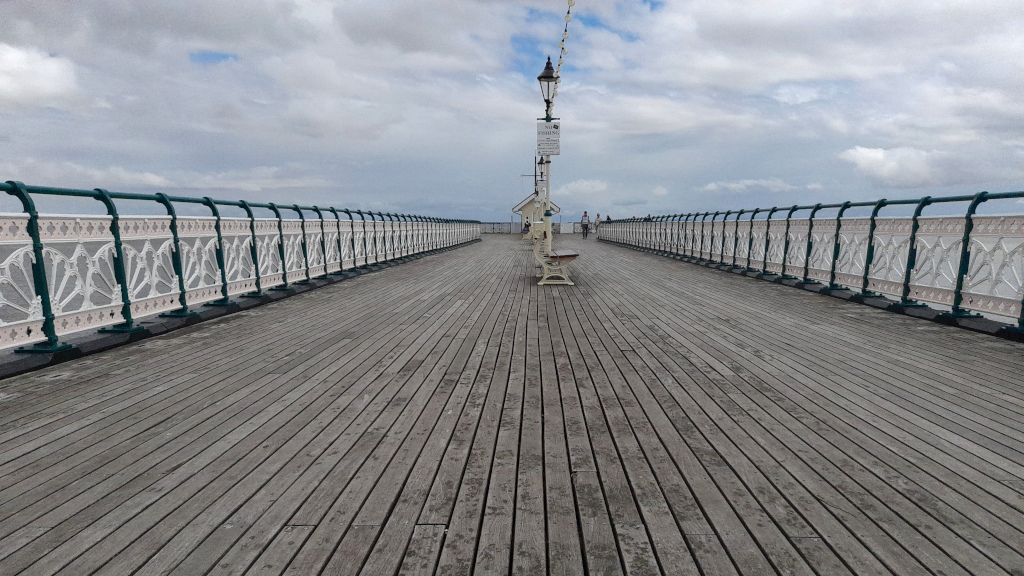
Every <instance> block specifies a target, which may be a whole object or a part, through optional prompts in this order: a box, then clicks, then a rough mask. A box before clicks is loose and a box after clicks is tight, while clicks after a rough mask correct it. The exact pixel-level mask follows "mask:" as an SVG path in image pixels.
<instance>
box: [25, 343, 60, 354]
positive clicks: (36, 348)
mask: <svg viewBox="0 0 1024 576" xmlns="http://www.w3.org/2000/svg"><path fill="white" fill-rule="evenodd" d="M70 349H71V344H61V343H59V342H58V343H57V344H50V343H49V342H40V343H38V344H33V345H32V346H22V347H20V348H15V349H14V351H15V352H18V353H22V354H53V353H55V352H63V351H64V350H70Z"/></svg>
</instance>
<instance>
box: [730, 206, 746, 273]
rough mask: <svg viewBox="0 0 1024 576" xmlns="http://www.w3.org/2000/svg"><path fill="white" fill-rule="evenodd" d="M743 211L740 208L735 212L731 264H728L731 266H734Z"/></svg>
mask: <svg viewBox="0 0 1024 576" xmlns="http://www.w3.org/2000/svg"><path fill="white" fill-rule="evenodd" d="M744 212H746V210H745V209H743V208H740V211H739V212H737V213H736V224H735V225H734V226H733V229H732V264H730V266H732V267H733V268H735V267H736V249H737V248H739V246H740V218H742V217H743V213H744Z"/></svg>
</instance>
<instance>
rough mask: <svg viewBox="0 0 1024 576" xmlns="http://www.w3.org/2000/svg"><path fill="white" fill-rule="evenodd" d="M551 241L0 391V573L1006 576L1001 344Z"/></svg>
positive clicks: (1019, 447) (403, 274) (359, 283)
mask: <svg viewBox="0 0 1024 576" xmlns="http://www.w3.org/2000/svg"><path fill="white" fill-rule="evenodd" d="M560 246H565V247H568V248H571V249H573V250H575V251H577V252H579V253H580V254H581V257H580V258H579V259H578V260H577V261H576V263H575V266H574V268H573V280H574V281H575V283H576V286H575V287H550V286H537V285H536V282H535V279H533V278H532V275H533V272H532V270H533V257H532V253H531V251H530V249H529V247H528V246H527V245H526V244H525V243H524V242H522V241H521V240H516V239H515V238H514V237H508V236H485V237H484V240H483V242H481V243H477V244H472V245H469V246H466V247H463V248H460V249H459V250H456V251H452V252H447V253H443V254H437V255H433V256H430V257H427V258H423V259H421V260H417V261H413V262H410V263H406V264H403V265H402V266H398V267H394V268H390V269H387V270H384V271H381V272H379V273H376V274H372V275H367V276H362V277H358V278H354V279H351V280H347V281H345V282H342V283H339V284H335V285H331V286H326V287H324V288H321V289H318V290H314V291H311V292H308V293H305V294H301V295H298V296H295V297H293V298H289V299H285V300H282V301H279V302H276V303H273V304H269V305H266V306H262V307H259V308H255V309H251V310H248V311H245V312H240V313H237V314H233V315H229V316H225V317H222V318H219V319H217V320H213V321H210V322H206V323H203V324H200V325H197V326H193V327H191V328H187V329H183V330H180V331H177V332H173V333H170V334H168V335H165V336H163V337H157V338H152V339H149V340H146V341H144V342H142V343H139V344H135V345H128V346H124V347H122V348H118V349H114V350H111V351H108V352H104V353H102V354H97V355H93V356H89V357H86V358H84V359H80V360H75V361H71V362H68V363H65V364H60V365H57V366H54V367H51V368H47V369H45V370H41V371H38V372H33V373H29V374H24V375H21V376H17V377H14V378H10V379H7V380H4V381H2V382H0V574H3V575H5V576H6V575H12V576H13V575H15V574H26V575H31V576H45V575H50V574H66V575H75V576H81V575H87V574H105V575H118V576H120V575H128V574H133V575H135V574H137V575H151V574H175V575H178V574H180V575H189V576H193V575H200V574H211V575H212V574H216V575H227V574H289V575H302V576H307V575H311V574H368V575H370V574H372V575H381V576H383V575H394V574H410V575H411V574H422V575H427V574H437V575H444V576H449V575H466V576H468V575H471V574H472V575H477V576H483V575H491V574H516V575H522V574H556V575H581V574H609V575H612V574H622V575H626V574H628V575H646V574H652V575H653V574H666V575H675V574H682V575H699V574H702V575H712V574H715V575H717V574H744V575H758V576H760V575H766V574H808V575H809V574H819V575H833V574H945V575H955V574H1014V575H1018V576H1020V575H1024V384H1022V380H1024V378H1022V373H1024V372H1022V367H1024V345H1022V344H1019V343H1014V342H1011V341H1007V340H1000V339H996V338H992V337H989V336H985V335H982V334H977V333H972V332H969V331H966V330H961V329H957V328H952V327H946V326H941V325H938V324H934V323H929V322H924V321H920V320H915V319H914V318H911V317H907V316H899V315H894V314H889V313H886V312H883V311H880V310H876V309H874V308H870V307H867V306H859V305H856V304H851V303H848V302H843V301H840V300H837V299H834V298H828V297H825V296H820V295H817V294H811V293H805V292H804V291H799V290H792V289H790V288H787V287H784V286H779V285H776V284H771V283H767V282H760V281H756V280H753V279H749V278H745V277H740V276H737V275H734V274H728V273H723V272H719V271H715V270H711V269H707V268H704V267H701V266H694V265H691V264H687V263H683V262H678V261H675V260H671V259H667V258H661V257H658V256H653V255H649V254H643V253H638V252H636V251H632V250H627V249H623V248H618V247H615V246H610V245H607V244H598V243H597V242H596V241H594V240H591V241H582V240H561V241H560Z"/></svg>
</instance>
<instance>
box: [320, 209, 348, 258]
mask: <svg viewBox="0 0 1024 576" xmlns="http://www.w3.org/2000/svg"><path fill="white" fill-rule="evenodd" d="M328 210H330V211H331V214H334V225H335V227H336V228H337V230H338V271H337V272H333V274H344V273H345V251H344V250H343V249H342V247H341V216H339V215H338V211H337V210H336V209H334V208H328ZM326 261H327V254H326V253H324V262H326ZM324 266H325V268H324V269H325V270H326V264H325V265H324Z"/></svg>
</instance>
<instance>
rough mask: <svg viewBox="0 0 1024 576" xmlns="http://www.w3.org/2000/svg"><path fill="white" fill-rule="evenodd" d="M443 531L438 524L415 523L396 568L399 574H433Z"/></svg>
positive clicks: (412, 575)
mask: <svg viewBox="0 0 1024 576" xmlns="http://www.w3.org/2000/svg"><path fill="white" fill-rule="evenodd" d="M444 533H445V527H444V526H442V525H440V524H417V525H416V527H415V528H414V529H413V532H412V539H411V540H410V541H409V547H408V548H407V549H406V550H405V557H404V558H403V559H402V565H401V567H400V568H399V569H398V574H399V576H433V575H434V567H435V566H437V557H438V554H440V552H441V543H442V542H443V541H444Z"/></svg>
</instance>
